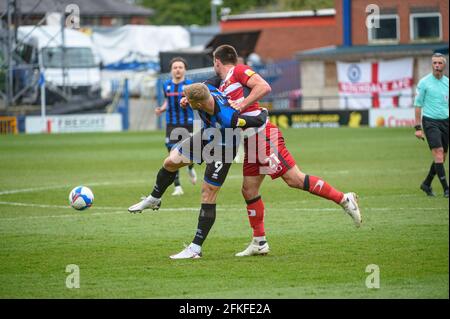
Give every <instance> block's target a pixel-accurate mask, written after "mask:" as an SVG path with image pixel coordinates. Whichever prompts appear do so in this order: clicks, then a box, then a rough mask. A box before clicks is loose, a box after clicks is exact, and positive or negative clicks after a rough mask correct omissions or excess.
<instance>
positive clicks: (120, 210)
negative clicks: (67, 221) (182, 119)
mask: <svg viewBox="0 0 450 319" xmlns="http://www.w3.org/2000/svg"><path fill="white" fill-rule="evenodd" d="M0 205H11V206H22V207H39V208H58V209H60V208H62V209H72V208H71V207H70V206H69V205H66V206H63V205H42V204H32V203H18V202H3V201H0ZM242 208H243V207H241V206H222V207H217V210H218V211H230V210H233V209H236V210H237V209H242ZM95 209H96V210H98V209H100V210H108V212H103V213H91V212H86V215H88V216H105V215H118V214H123V215H128V214H130V213H129V212H128V211H127V209H126V208H120V207H95ZM111 210H114V211H111ZM198 210H199V207H176V208H175V207H174V208H160V209H159V211H160V212H180V211H182V212H185V211H198ZM287 210H289V211H301V212H329V211H342V209H341V208H298V207H297V208H287ZM405 210H408V211H433V210H442V209H441V208H436V207H412V208H408V207H398V208H389V207H367V208H364V210H363V211H405ZM83 213H84V212H78V213H77V212H74V213H73V214H70V215H45V216H18V217H5V218H0V221H15V220H23V219H45V218H76V217H79V216H80V215H82V214H83ZM151 213H155V214H156V213H157V212H152V211H150V214H151ZM144 214H148V213H146V212H144Z"/></svg>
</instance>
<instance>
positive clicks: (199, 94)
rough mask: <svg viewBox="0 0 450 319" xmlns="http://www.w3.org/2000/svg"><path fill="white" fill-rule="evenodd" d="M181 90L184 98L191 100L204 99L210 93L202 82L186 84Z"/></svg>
mask: <svg viewBox="0 0 450 319" xmlns="http://www.w3.org/2000/svg"><path fill="white" fill-rule="evenodd" d="M183 91H184V95H185V96H186V98H187V99H188V100H189V101H193V102H203V101H206V100H208V98H209V95H210V93H209V89H208V87H207V86H206V85H205V84H203V83H194V84H190V85H186V86H185V87H184V89H183Z"/></svg>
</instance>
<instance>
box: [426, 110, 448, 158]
mask: <svg viewBox="0 0 450 319" xmlns="http://www.w3.org/2000/svg"><path fill="white" fill-rule="evenodd" d="M422 127H423V131H424V133H425V136H426V138H427V142H428V146H429V147H430V149H433V148H439V147H442V148H444V152H447V151H448V119H445V120H435V119H432V118H429V117H426V116H423V117H422Z"/></svg>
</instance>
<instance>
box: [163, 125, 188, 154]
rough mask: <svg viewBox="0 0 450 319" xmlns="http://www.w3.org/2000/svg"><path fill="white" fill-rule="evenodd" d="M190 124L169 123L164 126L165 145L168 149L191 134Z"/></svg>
mask: <svg viewBox="0 0 450 319" xmlns="http://www.w3.org/2000/svg"><path fill="white" fill-rule="evenodd" d="M192 132H193V126H192V125H171V124H168V125H167V126H166V147H167V149H168V150H169V151H170V150H171V149H172V147H173V146H174V145H175V144H177V143H178V142H181V141H182V140H184V139H186V138H189V137H190V136H192Z"/></svg>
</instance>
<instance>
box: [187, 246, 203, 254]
mask: <svg viewBox="0 0 450 319" xmlns="http://www.w3.org/2000/svg"><path fill="white" fill-rule="evenodd" d="M189 248H191V250H192V251H193V252H195V253H196V254H200V253H201V252H202V246H199V245H197V244H194V243H191V244H190V245H189Z"/></svg>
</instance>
